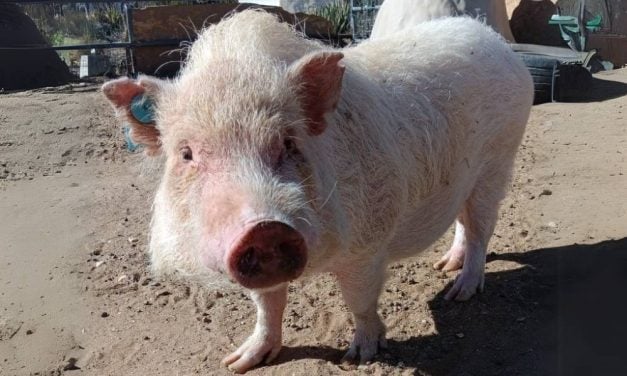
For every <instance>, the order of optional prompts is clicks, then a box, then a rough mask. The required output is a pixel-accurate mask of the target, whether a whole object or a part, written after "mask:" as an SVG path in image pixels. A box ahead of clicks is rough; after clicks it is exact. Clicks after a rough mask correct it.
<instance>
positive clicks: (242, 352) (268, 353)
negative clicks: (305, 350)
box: [222, 334, 281, 373]
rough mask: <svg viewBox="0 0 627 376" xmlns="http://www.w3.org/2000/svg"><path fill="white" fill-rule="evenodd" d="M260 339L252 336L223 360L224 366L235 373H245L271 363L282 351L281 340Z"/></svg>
mask: <svg viewBox="0 0 627 376" xmlns="http://www.w3.org/2000/svg"><path fill="white" fill-rule="evenodd" d="M260 337H261V336H257V335H255V334H253V335H252V336H250V337H249V338H248V339H247V340H246V342H244V344H243V345H241V346H240V347H239V348H238V349H237V350H236V351H235V352H233V353H232V354H231V355H229V356H227V357H226V358H224V359H222V365H224V366H227V367H228V368H229V369H230V370H231V371H233V372H236V373H244V372H246V371H248V370H249V369H251V368H253V367H254V366H256V365H258V364H260V363H262V362H265V363H270V362H271V361H272V360H274V358H276V356H277V355H278V354H279V351H280V350H281V338H278V339H275V338H260Z"/></svg>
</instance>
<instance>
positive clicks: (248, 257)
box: [237, 247, 261, 277]
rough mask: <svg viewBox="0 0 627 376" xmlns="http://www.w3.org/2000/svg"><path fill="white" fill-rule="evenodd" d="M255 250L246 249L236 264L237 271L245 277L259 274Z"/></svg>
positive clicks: (259, 267) (259, 269)
mask: <svg viewBox="0 0 627 376" xmlns="http://www.w3.org/2000/svg"><path fill="white" fill-rule="evenodd" d="M258 253H259V252H257V250H256V249H255V247H249V248H248V249H246V250H245V251H244V252H243V254H242V256H241V257H240V258H239V260H238V262H237V270H238V271H239V272H240V273H241V274H242V275H243V276H246V277H252V276H254V275H256V274H259V273H261V264H260V262H259V257H258Z"/></svg>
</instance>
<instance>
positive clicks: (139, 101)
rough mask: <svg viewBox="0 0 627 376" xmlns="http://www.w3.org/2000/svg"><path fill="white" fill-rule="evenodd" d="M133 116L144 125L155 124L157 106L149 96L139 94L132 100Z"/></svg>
mask: <svg viewBox="0 0 627 376" xmlns="http://www.w3.org/2000/svg"><path fill="white" fill-rule="evenodd" d="M131 114H132V115H133V117H134V118H135V119H136V120H137V121H138V122H140V123H142V124H152V123H154V122H155V104H154V102H153V101H152V100H151V99H150V98H149V97H147V96H145V95H143V94H139V95H136V96H134V97H133V99H132V100H131Z"/></svg>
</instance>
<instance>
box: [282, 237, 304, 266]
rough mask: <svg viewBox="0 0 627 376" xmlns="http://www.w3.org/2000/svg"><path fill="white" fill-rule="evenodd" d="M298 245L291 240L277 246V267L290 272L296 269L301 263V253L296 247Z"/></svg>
mask: <svg viewBox="0 0 627 376" xmlns="http://www.w3.org/2000/svg"><path fill="white" fill-rule="evenodd" d="M298 247H299V245H298V244H294V243H293V242H283V243H281V244H279V246H278V247H277V248H278V250H279V254H280V256H279V260H280V261H279V269H280V270H281V271H284V272H291V271H293V270H296V269H298V268H299V267H300V266H301V264H302V263H303V260H302V254H301V252H299V249H298Z"/></svg>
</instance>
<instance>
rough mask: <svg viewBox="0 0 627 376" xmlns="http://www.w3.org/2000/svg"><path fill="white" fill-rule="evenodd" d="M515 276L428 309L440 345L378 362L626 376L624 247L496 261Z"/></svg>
mask: <svg viewBox="0 0 627 376" xmlns="http://www.w3.org/2000/svg"><path fill="white" fill-rule="evenodd" d="M495 260H506V261H513V262H516V263H519V264H521V268H519V269H516V270H510V271H504V272H497V273H488V274H487V275H486V291H485V292H484V293H483V294H480V295H478V296H476V297H475V298H473V299H472V300H471V301H469V302H466V303H455V302H448V301H445V300H444V299H443V297H444V294H445V292H446V290H447V289H448V288H450V286H451V285H450V284H449V286H447V289H444V290H443V291H442V292H440V293H439V294H438V295H437V296H436V297H435V298H434V299H433V300H431V301H430V303H429V307H430V309H431V311H432V313H433V317H434V321H435V325H436V329H437V331H438V334H437V335H431V336H422V337H413V338H411V339H409V340H405V341H397V340H394V339H390V340H389V348H388V350H385V351H383V352H382V353H381V354H379V355H378V356H377V359H376V361H378V362H381V363H389V364H390V365H397V364H398V363H399V362H403V363H404V364H405V365H406V366H409V367H415V368H417V371H418V372H425V373H428V374H432V375H569V376H571V375H573V376H576V375H582V376H583V375H586V376H587V375H605V376H611V375H625V374H627V347H625V346H624V342H625V338H627V325H625V318H626V317H627V301H626V300H625V293H624V291H623V289H624V286H627V238H623V239H621V240H609V241H604V242H601V243H597V244H590V245H578V244H573V245H569V246H564V247H556V248H546V249H538V250H534V251H529V252H522V253H509V254H494V253H493V254H490V255H489V256H488V262H490V261H495ZM342 355H343V352H342V351H340V350H338V349H334V348H330V347H314V346H302V347H286V348H284V349H283V351H282V352H281V354H280V357H279V359H278V360H277V362H279V363H282V362H286V361H290V360H292V359H306V358H316V359H323V360H326V361H332V362H338V361H339V360H340V359H341V357H342Z"/></svg>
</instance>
